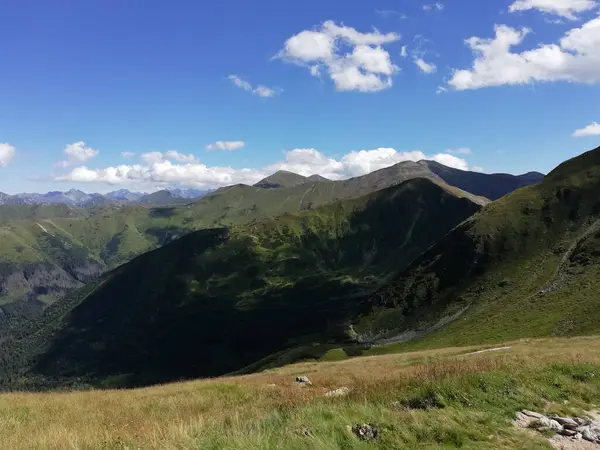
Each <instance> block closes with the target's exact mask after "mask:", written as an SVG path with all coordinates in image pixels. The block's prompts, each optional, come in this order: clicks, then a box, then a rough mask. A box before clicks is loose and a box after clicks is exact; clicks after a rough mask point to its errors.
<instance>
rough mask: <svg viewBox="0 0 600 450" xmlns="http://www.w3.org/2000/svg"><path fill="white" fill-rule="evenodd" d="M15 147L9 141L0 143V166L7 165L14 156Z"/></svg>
mask: <svg viewBox="0 0 600 450" xmlns="http://www.w3.org/2000/svg"><path fill="white" fill-rule="evenodd" d="M15 153H16V149H15V147H14V146H12V145H10V144H9V143H7V142H5V143H0V167H6V166H8V165H9V164H10V163H11V161H12V160H13V158H14V157H15Z"/></svg>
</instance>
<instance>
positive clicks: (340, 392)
mask: <svg viewBox="0 0 600 450" xmlns="http://www.w3.org/2000/svg"><path fill="white" fill-rule="evenodd" d="M349 393H350V388H349V387H346V386H344V387H341V388H339V389H335V390H333V391H329V392H327V393H326V394H325V397H345V396H346V395H348V394H349Z"/></svg>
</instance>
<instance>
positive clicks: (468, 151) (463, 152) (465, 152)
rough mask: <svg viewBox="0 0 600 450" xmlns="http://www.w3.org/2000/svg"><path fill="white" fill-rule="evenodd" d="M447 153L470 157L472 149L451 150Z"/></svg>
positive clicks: (459, 148)
mask: <svg viewBox="0 0 600 450" xmlns="http://www.w3.org/2000/svg"><path fill="white" fill-rule="evenodd" d="M446 152H448V153H454V154H456V155H470V154H471V149H470V148H469V147H458V148H449V149H448V150H446Z"/></svg>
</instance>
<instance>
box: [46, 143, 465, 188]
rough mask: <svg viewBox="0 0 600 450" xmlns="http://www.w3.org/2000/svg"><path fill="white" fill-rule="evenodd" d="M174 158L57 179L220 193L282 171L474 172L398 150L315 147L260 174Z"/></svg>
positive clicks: (336, 174) (161, 156)
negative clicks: (398, 167)
mask: <svg viewBox="0 0 600 450" xmlns="http://www.w3.org/2000/svg"><path fill="white" fill-rule="evenodd" d="M175 156H176V155H175V154H174V153H171V152H166V153H162V152H151V153H145V154H144V155H142V160H143V161H144V164H134V165H120V166H115V167H107V168H102V169H91V168H88V167H86V166H80V167H76V168H74V169H72V170H71V171H70V172H68V173H66V174H63V175H61V176H59V177H57V178H56V179H57V180H59V181H71V182H81V183H83V182H94V183H108V184H112V185H127V184H137V185H140V184H146V185H153V186H160V185H165V186H167V185H188V186H194V187H199V188H217V187H222V186H228V185H231V184H237V183H243V184H254V183H256V182H257V181H259V180H260V179H262V178H264V177H266V176H267V175H269V174H271V173H273V172H275V171H277V170H289V171H291V172H295V173H298V174H300V175H304V176H310V175H314V174H319V175H322V176H324V177H327V178H330V179H333V180H340V179H346V178H350V177H356V176H360V175H365V174H367V173H370V172H372V171H374V170H378V169H383V168H385V167H389V166H392V165H394V164H397V163H400V162H403V161H415V162H416V161H420V160H423V159H428V160H433V161H437V162H439V163H441V164H444V165H447V166H450V167H454V168H457V169H462V170H468V169H469V165H468V164H467V162H466V161H465V160H464V159H462V158H459V157H457V156H454V155H451V154H449V153H438V154H434V155H426V154H425V153H423V152H422V151H419V150H414V151H397V150H395V149H393V148H377V149H373V150H358V151H352V152H350V153H347V154H346V155H344V156H343V157H341V158H339V159H336V158H330V157H328V156H326V155H325V154H323V153H321V152H319V151H318V150H316V149H313V148H304V149H295V150H290V151H288V152H286V153H285V156H284V158H283V160H281V161H278V162H276V163H274V164H271V165H268V166H266V167H262V168H258V169H234V168H231V167H219V166H213V167H210V166H207V165H205V164H202V163H201V162H199V161H197V160H195V161H187V162H186V161H178V160H177V158H176V157H175Z"/></svg>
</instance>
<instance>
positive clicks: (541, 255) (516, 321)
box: [355, 148, 600, 346]
mask: <svg viewBox="0 0 600 450" xmlns="http://www.w3.org/2000/svg"><path fill="white" fill-rule="evenodd" d="M599 292H600V148H597V149H595V150H592V151H590V152H587V153H585V154H583V155H581V156H579V157H577V158H574V159H572V160H569V161H567V162H565V163H563V164H561V165H560V166H558V167H557V168H556V169H555V170H553V171H552V172H551V173H550V174H548V175H547V176H546V177H545V178H544V180H543V181H542V182H541V183H539V184H537V185H534V186H529V187H525V188H522V189H520V190H518V191H515V192H513V193H511V194H509V195H507V196H505V197H503V198H501V199H500V200H497V201H495V202H493V203H491V204H489V205H487V206H486V207H485V208H483V209H482V210H481V211H480V212H478V213H477V214H475V215H474V216H473V217H471V218H469V219H467V220H466V221H465V222H464V223H462V224H461V225H460V226H458V227H456V228H455V229H453V230H452V231H451V232H450V233H448V234H447V235H446V236H444V237H443V238H442V239H441V240H440V241H439V242H438V243H437V244H436V245H434V246H433V247H431V248H430V249H429V250H427V251H426V252H425V253H424V254H423V255H421V256H420V257H419V258H417V259H416V260H415V261H414V262H413V263H412V264H411V265H410V266H409V267H408V268H406V269H405V270H404V271H403V272H402V273H401V274H400V275H399V276H398V277H396V279H395V280H394V281H392V282H391V283H389V284H388V285H387V286H385V287H384V288H382V289H381V290H380V291H379V292H378V293H377V294H375V295H374V296H373V297H372V298H371V300H370V304H371V309H370V313H368V314H365V316H364V318H363V320H362V321H360V322H359V323H358V324H356V327H355V329H356V331H357V332H358V333H359V334H362V335H363V337H364V338H365V339H369V336H370V337H371V339H372V338H373V337H378V338H387V339H388V340H389V341H390V342H393V341H394V340H395V341H397V342H402V341H405V340H409V339H410V338H415V337H419V336H423V335H425V337H424V338H423V339H421V340H418V341H416V342H415V343H414V345H415V346H425V345H447V344H466V343H481V342H489V341H497V340H506V339H513V338H519V337H539V336H573V335H585V334H592V333H598V332H600V314H599V311H600V308H599V307H600V296H599V294H598V293H599ZM461 314H462V315H461ZM451 319H456V320H454V321H452V322H451V323H450V324H449V325H447V326H445V327H443V328H442V329H441V330H437V331H436V328H438V326H436V323H437V324H440V323H442V324H443V323H445V322H450V321H451ZM439 321H441V322H439ZM411 345H413V344H411Z"/></svg>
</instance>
